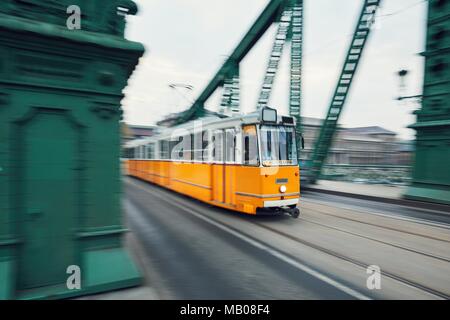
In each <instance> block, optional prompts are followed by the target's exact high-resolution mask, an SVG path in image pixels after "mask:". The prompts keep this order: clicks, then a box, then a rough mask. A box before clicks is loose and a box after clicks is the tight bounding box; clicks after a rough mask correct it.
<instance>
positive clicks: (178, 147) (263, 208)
mask: <svg viewBox="0 0 450 320" xmlns="http://www.w3.org/2000/svg"><path fill="white" fill-rule="evenodd" d="M296 140H297V139H296V132H295V120H294V118H292V117H285V116H279V115H278V114H277V111H276V110H274V109H270V108H264V109H262V110H261V111H259V112H255V113H252V114H248V115H244V116H233V117H229V118H218V117H206V118H203V119H199V120H196V121H193V122H190V123H187V124H184V125H181V126H178V127H174V128H168V129H164V130H163V131H162V132H160V133H158V134H157V135H155V136H153V137H150V138H145V139H139V140H134V141H130V142H128V143H127V145H126V146H125V149H124V158H125V160H124V163H125V170H126V173H127V174H128V175H130V176H133V177H137V178H139V179H142V180H145V181H149V182H152V183H155V184H157V185H160V186H162V187H165V188H168V189H171V190H173V191H176V192H179V193H182V194H185V195H188V196H190V197H192V198H195V199H198V200H201V201H204V202H207V203H210V204H213V205H215V206H219V207H223V208H226V209H231V210H235V211H239V212H243V213H247V214H253V215H256V214H275V213H288V214H290V215H292V216H293V217H298V216H299V213H300V211H299V209H298V208H297V205H298V203H299V199H300V170H299V166H298V162H297V161H298V158H297V146H296ZM301 141H302V145H303V138H301Z"/></svg>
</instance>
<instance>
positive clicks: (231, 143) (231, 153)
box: [225, 129, 236, 163]
mask: <svg viewBox="0 0 450 320" xmlns="http://www.w3.org/2000/svg"><path fill="white" fill-rule="evenodd" d="M225 154H226V155H225V157H226V158H225V161H226V162H227V163H235V162H236V130H234V129H227V130H226V131H225Z"/></svg>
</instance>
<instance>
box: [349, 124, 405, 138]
mask: <svg viewBox="0 0 450 320" xmlns="http://www.w3.org/2000/svg"><path fill="white" fill-rule="evenodd" d="M346 131H349V132H352V133H360V134H369V135H380V134H383V135H389V136H396V135H397V134H396V133H395V132H393V131H390V130H387V129H385V128H382V127H378V126H372V127H360V128H346Z"/></svg>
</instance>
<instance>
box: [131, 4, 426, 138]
mask: <svg viewBox="0 0 450 320" xmlns="http://www.w3.org/2000/svg"><path fill="white" fill-rule="evenodd" d="M136 2H137V3H138V5H139V8H140V13H139V14H138V15H137V16H136V17H129V18H128V28H127V38H128V39H130V40H135V41H139V42H142V43H143V44H144V45H145V47H146V49H147V52H146V54H145V56H144V57H143V58H142V59H141V61H140V63H139V65H138V67H137V69H136V71H135V73H134V74H133V76H132V78H131V79H130V81H129V86H128V87H127V89H126V90H125V93H126V98H125V99H124V101H123V104H124V109H125V120H126V121H127V122H128V123H131V124H139V125H151V124H154V123H155V122H156V121H158V120H160V119H162V118H163V117H164V116H165V115H167V114H168V113H172V112H177V111H181V110H184V109H186V108H187V107H188V106H189V102H188V100H195V98H196V97H197V96H198V95H199V94H200V92H201V91H202V90H203V89H204V87H205V86H206V85H207V84H208V82H209V80H210V79H211V78H212V77H213V75H214V74H215V73H216V71H217V70H218V68H219V67H220V66H221V65H222V63H223V61H224V60H225V59H226V56H227V55H228V54H230V53H231V52H232V51H233V49H234V48H235V47H236V45H237V43H238V42H239V41H240V40H241V38H242V37H243V35H244V34H245V33H246V32H247V30H248V29H249V28H250V26H251V25H252V24H253V22H254V21H255V19H256V18H257V17H258V15H259V14H260V12H261V11H262V10H263V9H264V7H265V6H266V5H267V3H268V0H245V1H242V0H137V1H136ZM362 3H363V1H362V0H341V1H336V0H305V22H304V23H305V29H304V32H305V35H304V37H305V39H304V48H303V50H304V66H303V101H302V103H303V109H302V115H303V116H310V117H321V118H323V117H324V116H325V113H326V111H327V108H328V105H329V102H330V100H331V96H332V94H333V91H334V89H335V86H336V83H337V79H338V76H339V72H340V70H341V68H342V64H343V62H344V57H345V54H346V50H347V48H348V46H349V42H350V41H351V35H352V33H353V30H354V28H355V24H356V19H357V18H358V15H359V12H360V10H361V5H362ZM425 26H426V1H423V0H383V6H382V9H381V11H380V17H379V20H378V25H377V28H376V29H375V30H374V32H373V33H372V36H371V38H370V42H369V44H368V46H367V47H366V51H365V55H364V58H363V60H362V62H361V65H360V68H359V70H358V73H357V77H356V78H355V81H354V83H353V86H352V90H351V92H350V96H349V98H348V100H347V105H346V107H345V110H344V112H343V114H342V116H341V120H340V123H341V124H342V125H345V126H350V127H357V126H372V125H379V126H383V127H385V128H387V129H390V130H393V131H396V132H398V133H399V134H400V136H401V137H402V138H412V137H413V135H414V132H413V131H412V130H410V129H407V128H406V127H407V126H408V125H410V124H412V123H414V121H415V118H414V116H412V112H413V111H414V110H415V109H416V108H417V107H418V106H417V104H415V103H414V102H405V103H399V102H398V101H396V100H395V98H396V97H398V96H399V94H400V84H399V79H398V77H397V75H396V73H397V71H399V70H400V69H407V70H409V71H410V74H409V76H408V79H407V91H406V92H405V93H404V94H407V95H414V94H418V93H421V91H422V76H423V58H422V57H421V56H419V54H420V53H421V52H423V51H424V48H425ZM274 31H275V28H273V27H272V28H271V29H269V31H268V32H267V34H266V35H265V36H264V38H263V39H262V40H261V41H260V42H259V43H258V44H257V46H256V47H255V48H254V49H253V50H252V51H251V52H250V54H249V55H248V56H247V57H246V59H245V60H244V61H243V63H242V64H241V109H242V110H243V111H244V112H250V111H253V110H254V109H255V106H256V100H257V96H258V94H259V88H260V87H261V82H262V78H263V75H264V72H265V68H266V64H267V60H268V56H269V53H270V49H271V46H272V42H273V37H274ZM288 67H289V60H288V57H287V56H286V57H285V58H284V59H283V62H282V64H281V66H280V68H281V69H280V73H279V76H278V78H277V81H276V85H275V88H274V92H273V95H272V99H271V103H270V105H271V106H273V107H276V108H277V109H278V110H280V111H281V112H283V113H287V110H288V98H289V97H288V84H289V77H288ZM171 83H177V84H179V83H181V84H189V85H192V86H194V90H193V91H192V92H189V91H183V90H179V91H174V90H173V89H170V88H169V84H171ZM183 95H184V97H183ZM219 98H220V92H217V94H215V95H214V96H213V97H212V98H211V99H210V100H209V101H208V103H207V107H208V109H211V110H217V109H218V103H219Z"/></svg>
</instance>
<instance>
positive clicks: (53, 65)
mask: <svg viewBox="0 0 450 320" xmlns="http://www.w3.org/2000/svg"><path fill="white" fill-rule="evenodd" d="M136 13H137V7H136V5H135V4H134V3H133V2H132V1H129V0H117V1H113V0H97V1H94V0H2V3H1V5H0V299H30V298H33V299H34V298H63V297H70V296H76V295H82V294H90V293H95V292H99V291H104V290H111V289H117V288H122V287H129V286H134V285H138V284H139V283H140V281H141V277H140V274H139V272H138V270H137V269H136V267H135V265H134V264H133V262H132V261H131V259H130V257H129V256H128V254H127V252H126V251H125V250H124V249H123V248H122V244H121V239H122V236H123V234H124V232H125V231H126V230H125V229H124V228H123V226H122V216H121V205H120V198H121V184H120V178H121V177H120V163H119V154H120V137H119V121H120V118H121V115H122V110H121V106H120V104H121V100H122V98H123V94H122V90H123V88H124V87H125V86H126V85H127V80H128V78H129V76H130V75H131V73H132V72H133V70H134V68H135V66H136V64H137V63H138V59H139V58H140V57H141V56H142V54H143V52H144V48H143V46H142V45H141V44H139V43H135V42H131V41H127V40H125V39H124V29H125V19H126V16H127V15H128V14H136Z"/></svg>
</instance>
